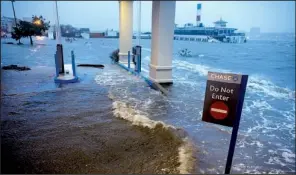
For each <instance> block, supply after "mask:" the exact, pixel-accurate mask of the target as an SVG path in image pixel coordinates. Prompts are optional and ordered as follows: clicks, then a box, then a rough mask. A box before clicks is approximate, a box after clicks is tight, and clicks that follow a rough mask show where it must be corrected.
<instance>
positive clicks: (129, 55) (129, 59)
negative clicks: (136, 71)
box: [127, 51, 131, 69]
mask: <svg viewBox="0 0 296 175" xmlns="http://www.w3.org/2000/svg"><path fill="white" fill-rule="evenodd" d="M127 61H128V63H127V67H128V69H130V68H131V53H130V51H128V52H127Z"/></svg>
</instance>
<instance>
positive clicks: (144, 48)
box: [142, 47, 151, 52]
mask: <svg viewBox="0 0 296 175" xmlns="http://www.w3.org/2000/svg"><path fill="white" fill-rule="evenodd" d="M142 50H145V51H147V52H151V49H150V48H146V47H142Z"/></svg>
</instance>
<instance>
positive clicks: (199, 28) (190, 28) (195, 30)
mask: <svg viewBox="0 0 296 175" xmlns="http://www.w3.org/2000/svg"><path fill="white" fill-rule="evenodd" d="M200 14H201V4H197V16H196V25H193V24H192V23H187V24H185V25H184V27H177V25H175V30H174V40H183V41H200V42H216V43H220V42H222V43H245V42H247V38H246V35H245V33H243V32H237V29H236V28H229V27H226V24H227V22H226V21H224V20H223V19H222V18H220V20H218V21H215V22H214V27H205V26H204V25H203V23H201V15H200Z"/></svg>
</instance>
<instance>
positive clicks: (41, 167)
mask: <svg viewBox="0 0 296 175" xmlns="http://www.w3.org/2000/svg"><path fill="white" fill-rule="evenodd" d="M112 66H114V65H111V67H112ZM77 71H78V74H79V76H80V82H79V83H74V84H68V85H58V84H55V83H54V82H53V77H54V72H55V71H54V68H52V67H33V68H32V70H31V71H25V72H16V71H2V84H1V86H2V91H3V92H2V98H1V100H2V102H1V108H2V111H1V167H2V168H1V173H158V174H163V173H179V171H178V169H177V168H178V166H180V163H179V160H178V148H179V147H180V145H181V144H182V141H181V139H179V138H177V137H175V136H174V135H173V134H172V133H171V132H170V131H168V130H167V129H165V128H163V127H162V126H159V127H156V128H154V129H149V128H148V127H141V126H135V125H132V124H131V123H130V122H128V121H126V120H123V119H120V118H116V117H115V116H114V114H113V109H112V100H111V99H110V98H109V97H108V88H107V87H104V86H102V85H98V84H95V83H94V75H96V74H100V73H102V72H104V71H107V70H105V69H95V68H78V70H77Z"/></svg>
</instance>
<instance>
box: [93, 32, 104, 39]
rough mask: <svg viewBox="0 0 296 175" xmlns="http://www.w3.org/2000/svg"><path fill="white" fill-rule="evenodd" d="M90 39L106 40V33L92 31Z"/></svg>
mask: <svg viewBox="0 0 296 175" xmlns="http://www.w3.org/2000/svg"><path fill="white" fill-rule="evenodd" d="M89 37H90V38H104V37H105V32H102V31H91V32H90V33H89Z"/></svg>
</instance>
